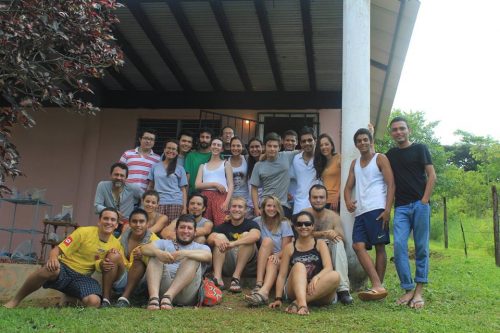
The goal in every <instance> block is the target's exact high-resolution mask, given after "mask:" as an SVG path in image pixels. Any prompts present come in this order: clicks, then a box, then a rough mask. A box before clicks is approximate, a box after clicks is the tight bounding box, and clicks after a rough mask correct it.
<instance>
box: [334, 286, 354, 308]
mask: <svg viewBox="0 0 500 333" xmlns="http://www.w3.org/2000/svg"><path fill="white" fill-rule="evenodd" d="M337 299H338V300H339V302H340V303H342V304H344V305H350V304H352V302H353V299H352V297H351V294H349V291H348V290H343V291H337Z"/></svg>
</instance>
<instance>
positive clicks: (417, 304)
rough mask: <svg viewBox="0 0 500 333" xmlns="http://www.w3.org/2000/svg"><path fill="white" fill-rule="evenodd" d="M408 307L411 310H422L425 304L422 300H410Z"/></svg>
mask: <svg viewBox="0 0 500 333" xmlns="http://www.w3.org/2000/svg"><path fill="white" fill-rule="evenodd" d="M409 305H410V308H412V309H423V308H424V306H425V302H424V300H423V299H418V300H416V299H412V300H411V301H410V304H409Z"/></svg>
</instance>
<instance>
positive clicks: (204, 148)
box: [184, 128, 212, 194]
mask: <svg viewBox="0 0 500 333" xmlns="http://www.w3.org/2000/svg"><path fill="white" fill-rule="evenodd" d="M211 141H212V131H211V130H210V129H208V128H203V129H202V130H201V131H200V136H199V140H198V151H191V152H190V153H189V154H188V155H187V156H186V160H185V162H184V169H185V170H186V174H187V178H188V182H189V193H190V194H192V193H194V192H195V190H196V188H195V186H194V185H195V182H196V176H197V175H198V169H199V168H200V165H202V164H203V163H207V162H208V160H210V156H211V153H210V142H211Z"/></svg>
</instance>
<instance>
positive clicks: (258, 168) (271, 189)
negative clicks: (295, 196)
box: [250, 151, 298, 208]
mask: <svg viewBox="0 0 500 333" xmlns="http://www.w3.org/2000/svg"><path fill="white" fill-rule="evenodd" d="M297 153H298V151H280V152H279V153H278V156H277V157H276V159H274V160H272V161H270V160H265V161H259V162H257V163H256V164H255V167H254V169H253V171H252V176H251V177H250V185H252V186H256V187H262V197H265V196H267V195H274V196H276V197H277V198H278V199H280V203H281V205H283V206H285V207H287V208H290V205H289V204H288V186H289V185H290V176H289V175H288V170H289V169H290V165H291V164H292V160H293V157H294V156H295V155H296V154H297Z"/></svg>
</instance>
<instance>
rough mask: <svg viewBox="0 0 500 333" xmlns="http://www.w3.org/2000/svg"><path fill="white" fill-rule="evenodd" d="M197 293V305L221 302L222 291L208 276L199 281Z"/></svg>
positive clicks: (211, 304)
mask: <svg viewBox="0 0 500 333" xmlns="http://www.w3.org/2000/svg"><path fill="white" fill-rule="evenodd" d="M198 295H199V297H198V306H214V305H217V304H220V302H222V291H221V290H220V289H219V287H217V286H216V285H215V283H214V281H212V280H210V279H209V278H204V279H203V281H202V282H201V286H200V292H199V294H198Z"/></svg>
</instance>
